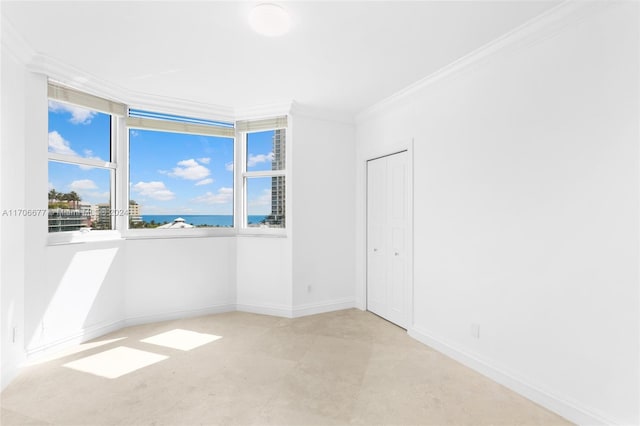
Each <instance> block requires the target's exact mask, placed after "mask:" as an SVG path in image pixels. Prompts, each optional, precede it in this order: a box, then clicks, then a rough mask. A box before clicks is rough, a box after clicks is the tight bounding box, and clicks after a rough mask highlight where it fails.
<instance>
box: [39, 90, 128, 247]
mask: <svg viewBox="0 0 640 426" xmlns="http://www.w3.org/2000/svg"><path fill="white" fill-rule="evenodd" d="M49 100H54V101H58V102H64V103H67V104H71V105H77V106H80V107H83V108H87V109H90V110H92V111H97V112H100V113H104V114H109V115H110V116H111V120H110V122H111V134H110V139H109V150H110V154H111V158H110V159H111V161H99V160H94V159H91V158H84V157H79V156H72V155H64V154H58V153H55V152H47V154H48V155H47V166H48V164H49V162H50V161H55V162H59V163H65V164H72V165H78V166H91V167H95V168H99V169H103V170H109V178H110V188H109V193H110V194H109V197H110V198H109V202H110V205H111V210H112V212H113V211H114V210H117V209H118V208H119V207H120V204H118V202H117V197H116V194H117V192H118V190H117V186H116V185H117V183H118V182H120V176H119V170H120V168H119V166H118V164H119V163H118V161H117V159H118V155H119V152H118V132H119V129H120V127H121V125H122V118H123V114H124V112H125V111H126V106H125V105H123V104H120V103H117V102H113V101H109V100H107V99H103V98H100V97H98V96H94V95H91V94H88V93H85V92H81V91H78V90H75V89H73V88H70V87H67V86H63V85H61V84H58V83H56V82H54V81H51V80H50V81H49V82H48V87H47V101H49ZM114 159H115V160H116V161H114ZM117 222H118V217H117V216H115V215H111V229H110V230H82V231H80V230H76V231H61V232H49V219H48V215H47V243H48V244H49V245H56V244H66V243H76V242H87V241H103V240H113V239H119V238H120V232H119V231H118V229H119V228H118V224H117Z"/></svg>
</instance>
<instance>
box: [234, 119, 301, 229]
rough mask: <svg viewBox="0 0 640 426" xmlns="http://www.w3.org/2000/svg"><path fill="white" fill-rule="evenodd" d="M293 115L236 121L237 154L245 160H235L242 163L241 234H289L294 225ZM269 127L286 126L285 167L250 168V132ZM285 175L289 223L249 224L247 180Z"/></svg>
mask: <svg viewBox="0 0 640 426" xmlns="http://www.w3.org/2000/svg"><path fill="white" fill-rule="evenodd" d="M289 121H290V120H289V117H288V116H280V117H274V118H268V119H262V120H246V121H238V122H237V123H236V129H237V138H236V140H237V141H240V143H238V149H237V150H236V157H237V158H239V159H240V160H241V161H240V162H239V164H238V163H234V167H235V165H238V166H239V167H237V168H236V170H235V173H236V181H237V182H238V186H239V188H237V190H238V192H239V193H240V194H242V197H240V198H239V203H238V205H237V218H238V221H239V224H240V227H239V228H238V235H251V236H276V237H277V236H280V237H285V236H287V234H288V229H290V227H291V225H290V217H289V205H290V200H289V198H290V197H289V193H290V191H289V176H288V172H287V170H289V169H290V158H289V157H290V156H289V152H290V150H289V144H290V140H289V135H290V132H289V126H288V122H289ZM269 130H284V137H285V150H284V155H285V163H284V164H285V167H284V169H281V170H261V171H247V154H248V152H247V140H248V135H249V134H250V133H256V132H264V131H269ZM277 176H283V177H284V179H285V196H284V198H285V226H284V227H283V228H269V227H249V226H247V218H248V204H247V203H248V200H247V182H248V179H250V178H259V177H277Z"/></svg>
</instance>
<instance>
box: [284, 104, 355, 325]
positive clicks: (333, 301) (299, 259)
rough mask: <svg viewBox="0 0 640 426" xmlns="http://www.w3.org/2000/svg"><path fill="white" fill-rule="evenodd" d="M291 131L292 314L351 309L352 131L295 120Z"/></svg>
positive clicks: (312, 120) (346, 127) (304, 118)
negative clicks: (292, 140)
mask: <svg viewBox="0 0 640 426" xmlns="http://www.w3.org/2000/svg"><path fill="white" fill-rule="evenodd" d="M293 130H294V138H295V139H294V149H293V162H292V167H293V177H294V179H293V196H292V200H293V214H294V222H293V234H292V237H293V305H294V311H295V312H296V313H297V314H303V313H314V312H321V311H324V310H331V309H337V308H338V307H343V308H347V307H352V306H354V299H355V295H354V282H355V266H354V263H355V203H354V199H355V187H354V185H353V182H355V169H354V167H353V164H354V161H355V127H354V126H353V125H352V124H343V123H340V122H336V121H330V120H324V119H319V118H312V117H310V116H304V115H295V114H294V121H293Z"/></svg>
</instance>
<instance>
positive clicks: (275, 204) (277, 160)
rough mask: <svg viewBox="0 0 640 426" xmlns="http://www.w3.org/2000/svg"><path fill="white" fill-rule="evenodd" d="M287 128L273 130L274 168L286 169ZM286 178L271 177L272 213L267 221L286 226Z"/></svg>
mask: <svg viewBox="0 0 640 426" xmlns="http://www.w3.org/2000/svg"><path fill="white" fill-rule="evenodd" d="M285 148H286V141H285V129H278V130H274V132H273V161H272V163H271V169H272V170H284V168H285ZM285 201H286V199H285V180H284V176H274V177H272V178H271V214H270V215H269V216H267V218H266V220H265V222H266V223H267V224H269V225H271V226H275V227H282V228H284V226H285Z"/></svg>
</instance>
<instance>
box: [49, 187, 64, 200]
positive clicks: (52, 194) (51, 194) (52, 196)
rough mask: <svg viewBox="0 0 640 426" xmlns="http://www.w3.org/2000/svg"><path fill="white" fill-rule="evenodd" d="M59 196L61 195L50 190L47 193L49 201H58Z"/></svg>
mask: <svg viewBox="0 0 640 426" xmlns="http://www.w3.org/2000/svg"><path fill="white" fill-rule="evenodd" d="M61 195H62V194H60V193H59V192H58V191H56V190H55V189H53V188H52V189H51V190H50V191H49V201H58V200H59V199H60V196H61Z"/></svg>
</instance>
